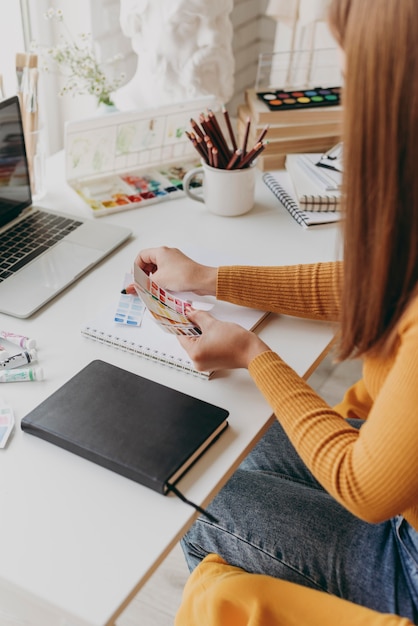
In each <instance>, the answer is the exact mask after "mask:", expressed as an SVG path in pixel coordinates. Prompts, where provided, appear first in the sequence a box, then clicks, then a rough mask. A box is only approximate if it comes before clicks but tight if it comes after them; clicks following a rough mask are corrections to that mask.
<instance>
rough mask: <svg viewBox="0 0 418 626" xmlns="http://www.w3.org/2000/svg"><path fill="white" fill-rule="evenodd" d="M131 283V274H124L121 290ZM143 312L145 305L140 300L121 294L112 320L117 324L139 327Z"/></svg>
mask: <svg viewBox="0 0 418 626" xmlns="http://www.w3.org/2000/svg"><path fill="white" fill-rule="evenodd" d="M132 282H133V276H132V274H125V280H124V283H123V287H122V288H125V287H127V286H128V285H129V284H131V283H132ZM144 312H145V305H144V303H143V302H142V300H141V298H138V296H134V295H131V294H129V293H121V294H120V296H119V302H118V305H117V308H116V311H115V315H114V317H113V320H114V321H115V322H116V323H117V324H126V326H141V322H142V318H143V316H144Z"/></svg>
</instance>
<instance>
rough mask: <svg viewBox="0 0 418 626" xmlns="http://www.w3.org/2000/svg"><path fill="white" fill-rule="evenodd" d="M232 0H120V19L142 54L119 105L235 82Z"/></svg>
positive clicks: (227, 90)
mask: <svg viewBox="0 0 418 626" xmlns="http://www.w3.org/2000/svg"><path fill="white" fill-rule="evenodd" d="M232 8H233V0H121V2H120V23H121V27H122V31H123V33H124V34H125V35H126V36H127V37H131V39H132V47H133V49H134V51H135V52H136V54H137V55H138V64H137V69H136V72H135V75H134V76H133V78H132V79H131V80H130V81H129V82H128V83H127V84H126V85H124V86H123V87H121V88H120V89H119V90H118V91H117V92H116V94H115V103H116V106H117V107H118V108H119V109H120V110H127V109H134V108H135V109H138V108H139V109H147V108H152V107H155V106H162V105H165V104H171V103H174V102H182V101H186V100H190V99H194V98H201V97H205V96H207V95H209V94H210V95H215V96H216V97H217V99H218V101H219V103H224V102H225V103H226V102H228V100H229V99H230V98H231V96H232V93H233V85H234V67H235V64H234V57H233V53H232V35H233V29H232V24H231V21H230V18H229V14H230V12H231V11H232Z"/></svg>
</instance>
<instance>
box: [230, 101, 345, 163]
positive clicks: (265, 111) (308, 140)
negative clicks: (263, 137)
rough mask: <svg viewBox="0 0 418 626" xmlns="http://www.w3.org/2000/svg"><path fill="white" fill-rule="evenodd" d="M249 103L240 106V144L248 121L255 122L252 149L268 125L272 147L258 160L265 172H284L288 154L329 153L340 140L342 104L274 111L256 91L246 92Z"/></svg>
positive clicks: (252, 128) (268, 145) (269, 143)
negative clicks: (282, 170)
mask: <svg viewBox="0 0 418 626" xmlns="http://www.w3.org/2000/svg"><path fill="white" fill-rule="evenodd" d="M245 100H246V101H245V104H241V105H239V106H238V116H237V117H238V120H237V130H238V140H239V142H240V143H241V142H242V139H243V137H244V134H245V129H246V124H247V120H248V119H250V121H251V127H250V136H249V137H248V143H249V144H251V145H252V143H254V141H255V140H256V138H257V137H258V136H259V135H260V133H261V131H262V130H263V128H264V127H265V126H266V124H268V125H269V130H268V133H267V139H268V144H267V145H266V147H265V149H264V151H263V154H262V155H261V156H259V157H258V159H257V166H258V167H259V168H260V169H261V170H263V171H266V170H273V169H281V168H283V167H284V163H285V159H286V155H287V154H295V153H304V152H325V151H327V150H329V148H331V147H332V146H333V145H335V144H336V143H337V142H338V141H339V140H340V136H341V119H342V106H341V104H338V105H337V106H323V107H320V106H318V107H312V108H305V109H294V110H276V111H272V110H270V108H269V107H268V106H267V105H266V104H265V103H264V102H263V101H262V100H261V99H260V98H259V97H258V95H257V92H256V91H255V89H247V90H246V92H245Z"/></svg>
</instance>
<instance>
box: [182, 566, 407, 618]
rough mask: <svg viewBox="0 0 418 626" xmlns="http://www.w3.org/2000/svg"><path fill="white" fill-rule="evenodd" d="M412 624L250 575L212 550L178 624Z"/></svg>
mask: <svg viewBox="0 0 418 626" xmlns="http://www.w3.org/2000/svg"><path fill="white" fill-rule="evenodd" d="M267 624H268V626H283V624H287V625H290V624H303V625H304V626H335V624H338V625H339V626H352V624H356V626H413V624H412V622H410V621H409V620H408V619H406V618H402V617H398V616H397V615H389V614H383V613H378V612H377V611H372V610H371V609H366V608H364V607H362V606H357V605H356V604H353V603H352V602H347V601H346V600H342V599H341V598H337V597H336V596H333V595H331V594H328V593H324V592H322V591H315V590H313V589H309V588H307V587H302V586H299V585H296V584H294V583H290V582H287V581H284V580H279V579H277V578H273V577H271V576H264V575H260V574H248V573H247V572H245V571H244V570H242V569H240V568H238V567H232V566H230V565H227V564H226V563H225V561H223V560H222V559H221V558H220V557H219V556H217V555H214V554H210V555H208V556H207V557H206V558H205V559H204V560H203V561H202V562H201V563H200V565H199V566H198V567H197V568H196V569H195V570H194V572H193V573H192V574H191V576H190V578H189V579H188V581H187V583H186V586H185V589H184V592H183V599H182V603H181V606H180V609H179V611H178V613H177V615H176V619H175V626H266V625H267Z"/></svg>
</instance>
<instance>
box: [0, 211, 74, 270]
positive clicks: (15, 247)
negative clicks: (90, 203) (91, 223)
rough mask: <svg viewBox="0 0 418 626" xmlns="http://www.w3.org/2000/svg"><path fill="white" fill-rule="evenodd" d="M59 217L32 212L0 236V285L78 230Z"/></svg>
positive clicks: (72, 224) (71, 220)
mask: <svg viewBox="0 0 418 626" xmlns="http://www.w3.org/2000/svg"><path fill="white" fill-rule="evenodd" d="M81 224H82V222H78V221H76V220H73V219H69V218H67V217H62V216H60V215H53V214H51V213H45V212H43V211H36V212H35V213H33V214H32V215H30V216H29V217H27V218H25V219H24V220H22V221H21V222H19V223H18V224H16V225H15V226H13V227H12V228H9V229H8V230H7V231H5V232H4V233H2V234H1V235H0V282H1V281H3V280H5V279H6V278H8V277H9V276H11V275H12V274H14V272H17V270H20V269H21V268H22V267H23V266H24V265H26V264H27V263H29V262H30V261H32V259H35V258H36V257H37V256H39V255H40V254H42V253H43V252H45V251H46V250H48V248H50V247H51V246H53V245H54V244H56V243H57V242H58V241H60V239H62V238H63V237H65V236H66V235H68V233H70V232H71V231H73V230H75V229H76V228H77V227H78V226H81Z"/></svg>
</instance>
